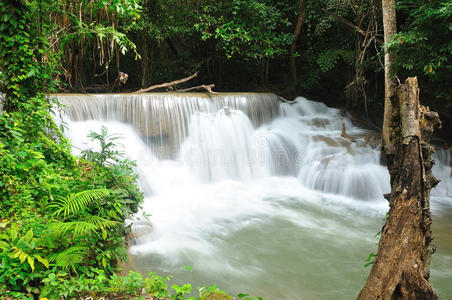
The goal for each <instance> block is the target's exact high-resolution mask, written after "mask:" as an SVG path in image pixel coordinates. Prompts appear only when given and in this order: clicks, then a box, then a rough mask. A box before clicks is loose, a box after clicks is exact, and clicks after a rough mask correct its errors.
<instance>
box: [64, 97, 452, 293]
mask: <svg viewBox="0 0 452 300" xmlns="http://www.w3.org/2000/svg"><path fill="white" fill-rule="evenodd" d="M56 97H57V98H58V100H59V101H60V102H61V103H63V104H64V105H65V106H66V108H65V112H66V117H64V118H63V120H64V122H65V123H66V124H67V130H66V132H65V134H66V135H67V136H68V138H70V139H71V141H72V143H73V144H74V146H75V147H74V152H75V153H76V154H77V153H80V149H86V148H87V147H91V148H93V147H95V145H94V144H92V143H91V142H90V141H89V140H88V139H87V138H86V136H87V135H88V133H89V132H90V131H92V130H93V131H99V130H100V127H101V126H102V125H103V126H106V127H107V128H108V130H109V132H110V133H115V134H119V135H121V136H122V139H121V140H120V143H121V144H122V146H120V147H122V150H123V151H124V152H125V154H126V155H127V156H129V157H130V158H132V159H134V160H136V161H137V169H136V170H137V172H138V174H139V177H140V185H141V188H142V190H143V191H144V194H145V200H144V204H143V207H142V211H141V212H140V213H138V214H137V217H136V219H135V220H132V222H133V229H134V237H135V239H134V245H133V246H132V247H131V248H130V252H131V254H132V255H133V257H135V260H136V261H137V262H138V263H139V265H137V269H139V270H140V271H142V272H143V273H147V272H149V271H151V270H153V271H154V270H156V271H159V272H163V273H166V272H169V273H171V274H174V275H175V276H176V277H178V278H188V277H189V278H190V280H194V281H195V282H197V283H199V284H200V285H201V284H206V283H205V282H206V281H207V282H210V280H212V281H213V282H212V283H221V284H223V285H226V286H222V287H223V288H225V289H226V287H231V288H232V289H237V291H238V292H243V291H247V290H249V289H251V290H252V291H256V292H259V293H263V294H262V295H265V296H266V299H299V298H300V297H301V298H303V299H305V298H306V299H337V298H340V299H349V298H351V297H354V296H355V295H356V292H357V290H359V288H360V285H361V284H360V283H361V282H362V281H363V277H364V276H365V273H366V272H365V271H366V270H365V269H364V268H362V261H361V260H364V259H365V258H366V257H367V256H368V254H369V253H370V252H371V251H375V250H374V248H375V240H374V239H373V238H372V237H373V236H374V235H375V233H376V230H377V228H381V225H382V219H383V217H384V214H385V212H386V211H387V208H388V205H387V201H386V200H385V199H384V198H383V194H385V193H388V192H389V191H390V188H389V174H388V171H387V169H386V167H385V166H383V165H381V164H380V150H379V148H378V142H376V141H377V140H378V135H377V134H376V133H375V132H372V131H370V130H367V129H363V128H359V127H357V126H355V125H354V124H353V123H352V121H351V120H350V118H349V116H347V115H343V114H341V112H340V111H339V110H337V109H334V108H329V107H327V106H326V105H324V104H322V103H319V102H314V101H310V100H307V99H305V98H302V97H298V98H297V99H296V100H295V101H294V103H292V104H289V103H283V102H281V101H280V100H279V97H277V96H276V95H273V94H220V95H216V96H206V95H205V94H172V93H165V94H145V95H141V94H124V95H122V94H116V95H110V94H108V95H107V94H105V95H56ZM59 122H61V121H59ZM342 126H345V129H346V131H347V134H348V135H349V136H352V137H353V138H354V139H355V142H351V141H350V140H348V139H346V138H343V137H341V131H342ZM434 158H435V160H436V161H437V163H436V165H435V166H434V174H435V175H436V176H437V177H438V178H439V179H441V183H440V184H439V185H438V187H436V188H435V189H434V190H433V191H432V210H433V212H434V213H437V214H438V215H439V216H441V215H442V213H443V212H444V211H448V212H451V211H452V209H451V207H452V199H451V198H450V195H451V193H452V179H451V177H450V176H451V167H450V160H451V157H450V153H449V152H447V151H446V150H439V151H437V153H436V154H435V155H434ZM142 212H145V213H146V214H151V217H150V218H149V219H147V220H146V219H144V220H143V219H142V218H140V215H141V213H142ZM350 245H353V246H352V247H350ZM451 248H452V247H451ZM370 249H373V250H370ZM435 255H436V257H439V258H438V259H440V260H441V263H439V264H441V265H442V266H443V267H444V266H446V267H445V268H446V271H444V272H438V273H437V275H436V276H437V277H435V276H433V280H434V279H435V278H439V279H438V280H449V279H450V277H451V276H452V275H451V274H452V259H451V260H450V261H449V256H450V257H452V249H451V250H450V253H449V252H447V251H446V253H440V254H435ZM357 257H358V261H357ZM434 259H435V256H434ZM339 263H344V264H343V265H339ZM434 263H435V261H434ZM356 264H357V265H356ZM184 265H190V266H192V267H193V270H194V271H193V274H192V275H190V276H191V277H190V276H188V275H187V274H186V273H184V272H183V266H184ZM435 270H436V269H435V266H433V273H434V272H435ZM262 274H265V275H262ZM187 276H188V277H187ZM316 278H317V279H316ZM319 278H321V280H320V279H319ZM294 279H297V280H296V282H295V281H294ZM320 282H321V283H320ZM445 286H446V291H447V285H445ZM449 289H450V288H449ZM451 292H452V291H451ZM300 295H302V296H300Z"/></svg>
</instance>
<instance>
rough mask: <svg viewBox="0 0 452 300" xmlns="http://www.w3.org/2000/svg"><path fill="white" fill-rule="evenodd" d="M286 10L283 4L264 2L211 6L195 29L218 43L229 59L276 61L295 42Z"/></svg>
mask: <svg viewBox="0 0 452 300" xmlns="http://www.w3.org/2000/svg"><path fill="white" fill-rule="evenodd" d="M286 10H288V8H287V6H284V4H283V3H280V4H273V3H272V2H271V1H262V0H252V1H243V0H233V1H220V2H217V3H212V4H210V3H208V4H206V5H205V6H204V7H203V8H202V14H201V15H200V16H199V21H198V22H197V23H196V24H195V25H194V26H195V29H197V30H198V31H199V32H200V33H201V38H202V40H209V39H215V40H217V41H218V47H220V48H221V49H222V50H223V51H224V53H225V54H226V56H227V57H228V58H231V57H233V56H234V55H239V56H241V57H242V58H244V59H262V58H274V57H275V56H279V55H282V54H286V53H287V50H288V49H287V48H288V46H289V45H290V43H291V42H292V34H291V33H289V32H287V31H286V30H287V29H288V28H289V26H290V25H291V23H290V22H289V20H288V19H287V17H286V14H285V13H286Z"/></svg>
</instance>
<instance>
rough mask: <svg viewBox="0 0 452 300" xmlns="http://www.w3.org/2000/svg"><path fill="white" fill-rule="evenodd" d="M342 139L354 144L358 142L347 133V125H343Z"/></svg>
mask: <svg viewBox="0 0 452 300" xmlns="http://www.w3.org/2000/svg"><path fill="white" fill-rule="evenodd" d="M341 137H343V138H346V139H347V140H349V141H350V142H352V143H354V142H356V140H355V139H354V138H352V137H351V136H349V135H348V134H347V133H346V132H345V123H342V132H341Z"/></svg>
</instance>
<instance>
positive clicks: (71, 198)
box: [51, 189, 110, 216]
mask: <svg viewBox="0 0 452 300" xmlns="http://www.w3.org/2000/svg"><path fill="white" fill-rule="evenodd" d="M109 194H110V191H109V190H108V189H94V190H86V191H83V192H79V193H75V194H69V195H68V196H67V197H66V198H59V199H58V200H57V201H55V202H53V203H52V204H51V207H57V211H56V212H55V215H59V214H61V213H63V215H64V216H67V215H70V214H74V213H78V212H80V211H82V210H83V209H84V208H86V207H87V206H88V205H89V204H90V203H91V202H93V201H96V200H99V199H102V198H104V197H106V196H108V195H109Z"/></svg>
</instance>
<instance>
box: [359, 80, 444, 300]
mask: <svg viewBox="0 0 452 300" xmlns="http://www.w3.org/2000/svg"><path fill="white" fill-rule="evenodd" d="M390 100H391V102H392V114H391V119H390V121H391V123H390V125H391V128H392V133H391V135H390V136H389V143H391V144H392V145H393V146H394V148H393V150H394V151H392V152H391V153H389V154H388V155H387V161H388V169H389V173H390V175H391V193H390V194H388V195H385V197H386V198H387V199H388V200H389V207H390V208H389V215H388V219H387V221H386V224H385V225H384V227H383V229H382V232H381V238H380V243H379V245H378V252H377V256H376V259H375V261H374V264H373V266H372V269H371V272H370V274H369V277H368V279H367V282H366V284H365V286H364V288H363V289H362V290H361V292H360V294H359V295H358V299H360V300H361V299H365V300H367V299H369V300H370V299H382V300H385V299H388V300H389V299H391V300H392V299H395V300H397V299H413V300H415V299H424V300H429V299H437V298H438V296H437V295H436V293H435V292H434V290H433V288H432V286H431V285H430V283H429V281H428V279H429V276H430V258H431V255H432V254H433V252H434V251H435V246H434V245H433V244H432V239H433V238H432V232H431V229H430V225H431V223H432V219H431V214H430V190H431V188H433V187H434V186H435V185H436V184H437V183H438V180H437V179H436V178H435V177H434V176H433V175H432V173H431V168H432V166H433V164H434V162H433V160H432V159H431V154H432V153H433V152H434V148H433V147H432V146H430V144H429V141H430V138H431V136H432V134H433V130H434V129H436V128H438V127H440V126H441V122H440V121H439V116H438V114H437V113H435V112H430V110H429V109H428V107H427V108H426V107H423V106H421V105H419V88H418V84H417V78H408V79H407V80H406V82H405V84H402V85H400V86H398V87H397V89H396V94H395V95H393V96H392V97H391V99H390Z"/></svg>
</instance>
